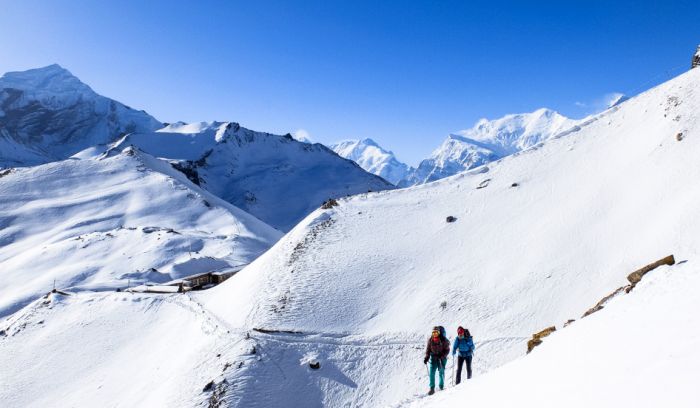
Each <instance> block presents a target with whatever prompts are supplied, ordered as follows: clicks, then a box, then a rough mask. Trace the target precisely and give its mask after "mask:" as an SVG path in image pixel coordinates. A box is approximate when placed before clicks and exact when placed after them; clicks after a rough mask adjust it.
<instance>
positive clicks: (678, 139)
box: [676, 132, 683, 142]
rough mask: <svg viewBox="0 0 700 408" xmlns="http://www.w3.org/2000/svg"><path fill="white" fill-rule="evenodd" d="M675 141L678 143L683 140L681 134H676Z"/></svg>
mask: <svg viewBox="0 0 700 408" xmlns="http://www.w3.org/2000/svg"><path fill="white" fill-rule="evenodd" d="M676 140H677V141H679V142H680V141H681V140H683V132H678V133H677V134H676Z"/></svg>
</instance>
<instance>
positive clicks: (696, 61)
mask: <svg viewBox="0 0 700 408" xmlns="http://www.w3.org/2000/svg"><path fill="white" fill-rule="evenodd" d="M698 66H700V45H698V49H697V50H695V55H693V59H692V61H691V62H690V69H693V68H695V67H698Z"/></svg>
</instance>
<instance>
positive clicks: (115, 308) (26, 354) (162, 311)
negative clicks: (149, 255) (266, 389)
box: [0, 293, 248, 407]
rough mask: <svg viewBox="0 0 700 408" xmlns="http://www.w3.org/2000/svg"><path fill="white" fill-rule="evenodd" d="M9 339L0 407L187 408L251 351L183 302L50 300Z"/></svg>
mask: <svg viewBox="0 0 700 408" xmlns="http://www.w3.org/2000/svg"><path fill="white" fill-rule="evenodd" d="M3 328H5V327H3ZM7 331H8V333H9V337H7V338H4V339H2V340H0V366H1V367H3V368H2V371H3V387H0V399H1V400H2V401H3V405H4V406H8V407H20V406H74V407H90V406H92V407H94V406H112V407H154V406H167V407H192V406H195V405H199V404H203V403H206V396H204V395H203V394H202V388H203V387H204V386H205V385H206V384H207V383H208V382H209V381H212V380H214V379H217V377H219V376H220V375H221V373H222V372H223V371H224V367H225V363H226V362H229V363H233V358H234V357H233V356H232V355H234V354H236V355H238V354H243V353H244V352H245V350H247V349H248V346H247V342H246V340H245V339H243V337H242V336H240V335H236V334H233V333H230V332H228V331H227V330H226V329H225V328H224V327H222V326H221V325H220V324H219V323H218V322H217V321H216V320H213V319H212V318H211V317H209V316H207V315H206V314H205V313H203V312H202V309H201V307H200V306H199V305H198V304H197V303H196V302H195V301H193V300H192V299H190V298H189V296H187V295H157V294H133V293H101V294H94V293H81V294H74V295H72V296H61V295H56V294H52V295H51V296H50V297H49V298H47V299H39V300H38V301H37V302H35V303H33V304H32V305H31V306H29V307H28V308H27V309H25V310H23V311H22V312H20V313H19V314H18V315H16V316H14V317H13V319H12V320H11V321H10V325H9V328H7ZM217 355H219V357H217ZM18 362H22V364H21V365H18V364H17V363H18ZM240 362H244V363H247V359H246V358H239V359H238V360H236V367H237V366H238V364H239V363H240ZM226 369H230V370H233V369H234V368H233V367H231V368H226ZM183 373H187V374H186V375H183Z"/></svg>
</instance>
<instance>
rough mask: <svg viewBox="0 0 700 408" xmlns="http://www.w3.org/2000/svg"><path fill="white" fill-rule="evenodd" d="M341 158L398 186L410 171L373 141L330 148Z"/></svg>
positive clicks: (344, 143) (356, 142) (351, 141)
mask: <svg viewBox="0 0 700 408" xmlns="http://www.w3.org/2000/svg"><path fill="white" fill-rule="evenodd" d="M329 147H330V148H331V149H332V150H333V151H334V152H336V153H337V154H338V155H339V156H341V157H344V158H346V159H348V160H352V161H354V162H355V163H357V164H359V165H360V167H362V168H363V169H365V170H367V171H368V172H370V173H372V174H376V175H377V176H379V177H381V178H383V179H384V180H386V181H388V182H390V183H392V184H394V185H397V184H398V183H399V182H400V181H401V180H402V179H403V178H404V177H406V175H407V174H408V172H409V171H410V168H409V167H408V165H406V164H405V163H401V162H400V161H398V159H396V157H395V156H394V153H392V152H391V151H389V150H385V149H383V148H382V147H381V146H379V144H377V142H375V141H374V140H372V139H362V140H344V141H342V142H339V143H336V144H334V145H331V146H329Z"/></svg>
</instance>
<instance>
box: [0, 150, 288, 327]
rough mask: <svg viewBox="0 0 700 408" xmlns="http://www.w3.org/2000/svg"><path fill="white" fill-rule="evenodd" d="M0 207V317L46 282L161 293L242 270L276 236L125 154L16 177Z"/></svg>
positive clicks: (158, 164) (2, 190)
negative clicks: (155, 286)
mask: <svg viewBox="0 0 700 408" xmlns="http://www.w3.org/2000/svg"><path fill="white" fill-rule="evenodd" d="M0 197H2V198H1V199H0V201H1V202H2V205H1V206H0V227H2V229H0V263H1V264H2V279H0V316H3V315H7V314H8V313H12V312H13V311H15V310H17V309H18V308H19V307H21V306H23V305H25V304H26V303H28V302H29V301H30V300H32V299H35V298H36V297H37V296H39V295H40V294H43V293H46V292H48V291H49V290H50V289H51V288H52V287H53V284H54V279H55V280H56V284H57V286H58V287H59V288H69V289H82V290H85V289H108V288H110V289H114V288H116V287H126V285H127V284H128V282H129V281H131V282H132V283H137V282H138V283H143V282H144V281H149V282H154V283H163V282H166V281H170V280H172V279H175V278H180V277H184V276H187V275H191V274H193V273H200V272H207V271H210V270H211V268H213V267H216V269H221V268H222V267H224V266H228V267H234V266H238V265H240V264H245V263H248V262H250V261H251V260H253V259H255V258H256V257H257V256H258V255H260V254H261V253H262V252H264V251H265V250H266V249H267V248H269V247H270V246H271V245H272V244H273V243H274V242H275V241H277V239H279V237H280V236H281V233H280V232H279V231H276V230H274V229H273V228H271V227H269V226H268V225H266V224H264V223H262V222H261V221H259V220H258V219H256V218H254V217H252V216H251V215H249V214H246V213H245V212H243V211H241V210H240V209H238V208H236V207H234V206H232V205H230V204H229V203H226V202H224V201H223V200H221V199H219V198H217V197H214V196H212V195H211V194H209V193H207V192H205V191H202V190H201V189H199V188H198V187H197V186H195V185H193V184H192V183H191V182H189V181H188V180H187V179H186V178H185V176H184V175H182V174H181V173H180V172H178V171H176V170H174V169H173V168H172V167H171V166H170V165H169V164H167V163H164V162H162V161H160V160H157V159H154V158H153V157H151V156H149V155H147V154H144V153H140V152H137V151H135V150H133V149H126V150H125V151H124V152H123V153H121V154H118V155H114V156H113V157H104V158H101V159H92V160H67V161H62V162H56V163H50V164H46V165H42V166H38V167H32V168H28V169H16V170H15V171H13V172H12V173H10V174H9V175H6V176H4V177H2V178H0ZM152 268H155V270H152Z"/></svg>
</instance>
